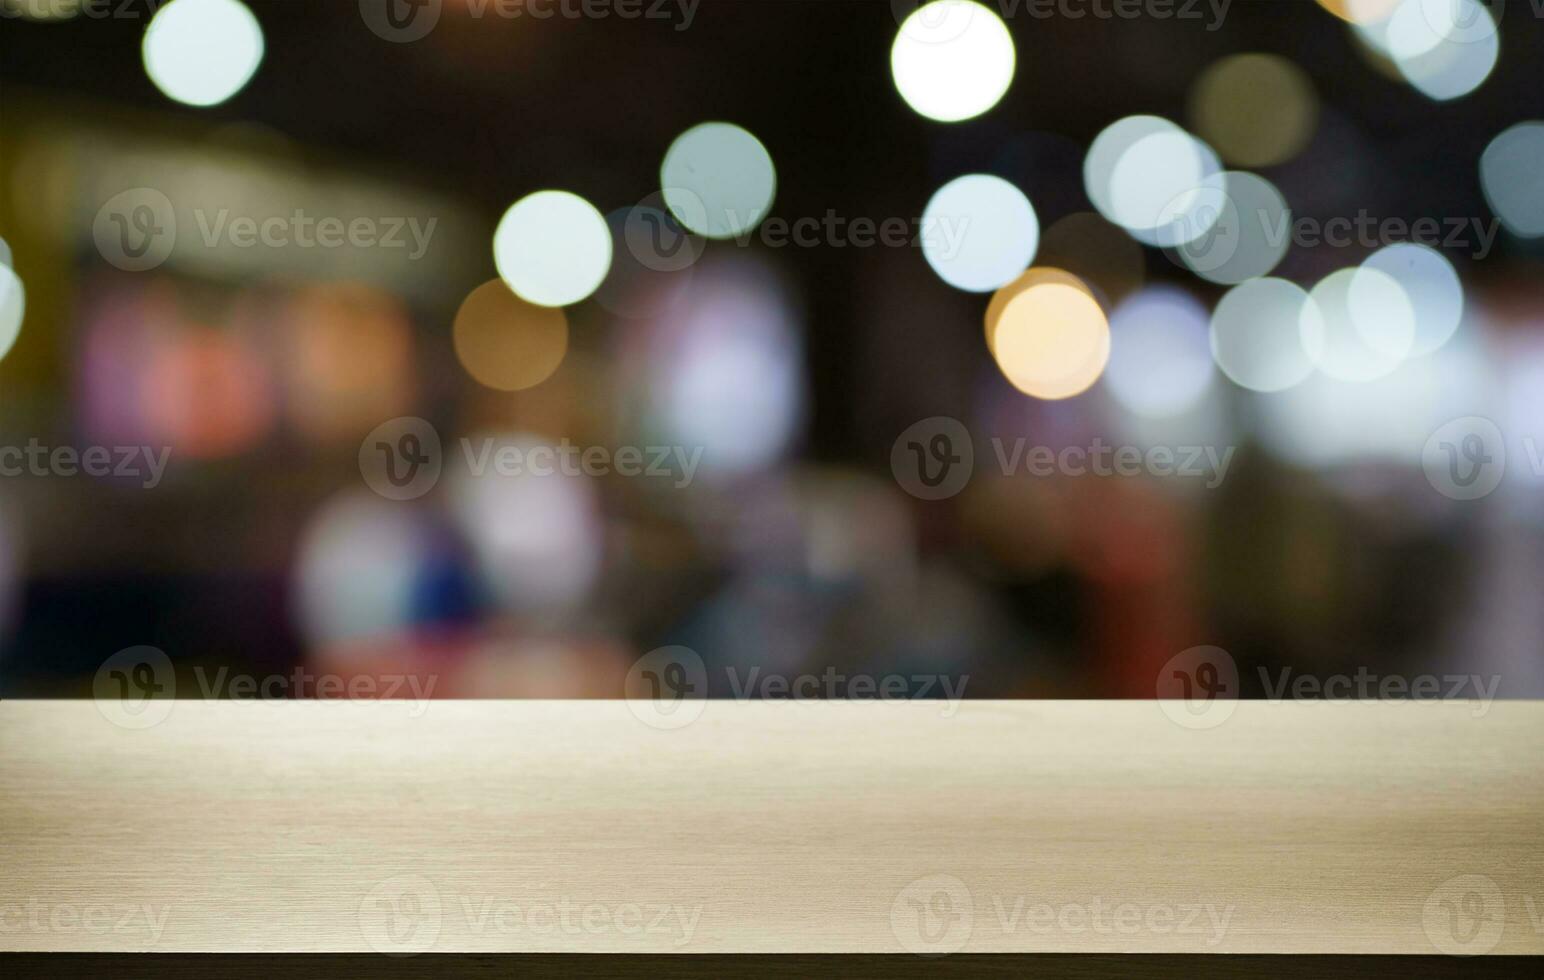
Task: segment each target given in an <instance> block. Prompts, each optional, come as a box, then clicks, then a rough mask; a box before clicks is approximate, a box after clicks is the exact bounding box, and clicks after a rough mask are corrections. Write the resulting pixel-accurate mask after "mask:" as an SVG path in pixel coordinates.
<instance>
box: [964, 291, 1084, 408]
mask: <svg viewBox="0 0 1544 980" xmlns="http://www.w3.org/2000/svg"><path fill="white" fill-rule="evenodd" d="M1030 271H1031V273H1033V272H1034V271H1035V270H1030ZM1057 271H1059V270H1057ZM1073 278H1074V277H1072V276H1070V274H1068V273H1061V275H1060V276H1056V277H1048V278H1046V279H1044V280H1043V281H1037V282H1034V283H1033V284H1031V285H1029V286H1028V288H1019V287H1020V284H1019V283H1014V284H1012V285H1010V286H1008V287H1006V290H1008V291H1011V292H1012V296H1011V298H1009V299H1008V300H1007V301H1006V302H1005V303H1003V304H1001V308H1000V311H998V315H997V316H996V318H995V319H994V320H992V321H990V322H989V325H988V330H989V337H990V340H991V345H990V346H991V349H992V356H993V358H994V359H995V360H996V361H997V367H998V368H999V370H1001V371H1002V373H1003V376H1004V377H1006V378H1007V379H1008V381H1009V382H1011V383H1012V384H1013V386H1014V387H1015V388H1017V389H1019V390H1020V391H1022V392H1024V393H1025V394H1026V395H1032V396H1034V397H1036V398H1042V399H1045V400H1047V401H1055V400H1059V399H1063V398H1071V397H1073V396H1075V395H1079V394H1082V393H1083V392H1084V391H1087V390H1088V389H1089V387H1090V386H1092V385H1093V383H1094V382H1095V381H1098V380H1099V375H1100V374H1101V373H1103V371H1104V368H1105V365H1106V364H1107V363H1108V362H1109V359H1110V325H1109V323H1108V321H1106V319H1105V315H1104V310H1103V309H1101V308H1100V306H1099V301H1098V300H1096V299H1095V298H1094V296H1093V293H1092V292H1091V291H1090V290H1089V289H1088V287H1087V286H1086V285H1084V284H1082V283H1075V282H1071V281H1068V280H1069V279H1073Z"/></svg>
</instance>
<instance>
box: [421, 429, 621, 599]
mask: <svg viewBox="0 0 1544 980" xmlns="http://www.w3.org/2000/svg"><path fill="white" fill-rule="evenodd" d="M469 445H471V446H473V447H475V450H476V452H477V453H478V455H479V458H484V459H486V460H487V461H488V462H489V465H488V468H487V469H486V470H483V471H482V472H477V471H476V465H477V464H476V461H475V460H469V461H468V462H469V464H471V465H469V466H465V467H457V468H456V469H454V470H453V471H452V476H451V479H450V482H449V490H450V502H451V506H452V508H453V510H454V514H455V519H456V521H457V523H458V524H459V526H460V527H461V530H462V533H463V534H464V535H465V537H466V539H467V541H468V542H470V543H471V546H472V549H473V552H474V553H475V555H476V557H477V562H478V566H479V568H480V569H481V571H482V573H483V575H484V576H485V578H486V580H487V583H488V585H489V587H490V589H491V591H492V593H493V595H494V596H495V597H496V598H497V599H498V600H499V602H500V603H501V604H502V605H503V606H504V607H505V608H507V609H511V610H515V611H522V610H528V609H540V608H558V607H566V606H572V605H575V604H577V603H579V602H581V601H583V599H584V598H585V596H586V595H588V593H589V590H590V587H591V586H592V585H594V583H595V580H596V578H597V577H598V576H599V574H600V569H601V558H602V553H603V545H604V529H603V527H602V525H601V522H600V517H599V504H598V501H597V499H596V490H595V485H594V479H593V478H592V477H590V476H587V475H585V474H584V473H583V472H582V470H581V469H579V468H577V467H575V466H573V465H570V464H565V463H564V462H563V459H564V457H563V456H562V455H561V454H560V453H559V449H560V448H561V447H557V446H553V445H551V444H550V443H548V442H545V441H543V440H540V439H537V438H535V437H534V436H529V435H524V434H508V435H492V436H481V437H475V438H473V439H471V441H470V443H469ZM516 454H518V455H516ZM505 457H508V458H509V459H511V460H512V461H513V460H519V461H520V462H519V464H518V465H519V469H518V470H515V469H514V468H512V467H505V468H504V469H503V470H500V469H499V468H498V467H499V466H500V465H502V464H500V463H499V462H498V461H499V460H501V459H504V458H505Z"/></svg>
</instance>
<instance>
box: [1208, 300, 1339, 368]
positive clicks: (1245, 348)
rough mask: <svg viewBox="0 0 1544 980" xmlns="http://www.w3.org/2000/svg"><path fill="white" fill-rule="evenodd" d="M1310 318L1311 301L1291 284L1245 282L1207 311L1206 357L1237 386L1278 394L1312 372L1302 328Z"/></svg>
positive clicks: (1311, 315)
mask: <svg viewBox="0 0 1544 980" xmlns="http://www.w3.org/2000/svg"><path fill="white" fill-rule="evenodd" d="M1315 316H1317V313H1316V311H1315V308H1314V305H1313V301H1312V300H1311V299H1310V298H1309V295H1308V294H1307V293H1306V292H1304V291H1303V290H1302V289H1301V288H1299V287H1298V286H1296V285H1294V284H1293V283H1290V282H1287V281H1286V280H1284V279H1251V280H1249V281H1248V282H1245V283H1241V284H1240V285H1237V286H1234V287H1233V288H1232V289H1230V290H1228V292H1227V294H1226V295H1224V296H1223V297H1222V299H1221V300H1220V301H1219V302H1218V303H1217V307H1216V308H1215V309H1214V310H1212V357H1213V359H1215V360H1216V362H1217V366H1218V367H1219V368H1221V369H1222V373H1223V374H1226V375H1227V376H1228V377H1229V378H1230V379H1232V381H1233V382H1234V383H1235V384H1237V385H1239V386H1240V387H1243V388H1248V389H1250V390H1252V391H1261V392H1273V391H1284V390H1286V389H1288V388H1291V387H1293V386H1294V385H1298V384H1301V383H1302V382H1303V381H1304V380H1305V379H1306V378H1307V377H1308V376H1309V375H1310V374H1312V373H1313V369H1314V361H1313V359H1312V358H1311V357H1310V356H1309V353H1308V349H1307V347H1306V346H1305V344H1304V341H1303V327H1302V324H1303V323H1304V322H1305V321H1312V320H1313V318H1314V317H1315ZM1319 329H1322V328H1319Z"/></svg>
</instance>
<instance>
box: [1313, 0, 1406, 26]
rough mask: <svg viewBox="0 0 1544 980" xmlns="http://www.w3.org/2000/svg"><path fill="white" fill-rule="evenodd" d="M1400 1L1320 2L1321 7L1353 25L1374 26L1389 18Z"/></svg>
mask: <svg viewBox="0 0 1544 980" xmlns="http://www.w3.org/2000/svg"><path fill="white" fill-rule="evenodd" d="M1399 2H1400V0H1319V6H1321V7H1323V8H1324V9H1325V10H1328V11H1329V12H1330V13H1332V14H1334V15H1335V16H1336V17H1339V18H1340V19H1341V20H1344V21H1347V22H1349V23H1353V24H1373V23H1377V22H1378V21H1381V20H1383V19H1385V18H1386V17H1388V15H1389V14H1391V13H1393V12H1394V8H1395V7H1397V6H1399Z"/></svg>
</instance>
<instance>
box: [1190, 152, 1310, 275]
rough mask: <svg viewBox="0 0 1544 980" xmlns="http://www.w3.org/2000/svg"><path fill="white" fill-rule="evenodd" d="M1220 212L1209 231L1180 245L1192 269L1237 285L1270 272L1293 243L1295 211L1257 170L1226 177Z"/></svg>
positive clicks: (1227, 173) (1231, 172)
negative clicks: (1293, 216)
mask: <svg viewBox="0 0 1544 980" xmlns="http://www.w3.org/2000/svg"><path fill="white" fill-rule="evenodd" d="M1222 179H1223V183H1222V186H1223V198H1222V213H1221V214H1220V215H1219V216H1218V218H1217V220H1216V221H1215V222H1214V223H1213V224H1212V226H1211V228H1210V229H1209V230H1208V231H1207V232H1206V234H1204V235H1201V236H1200V237H1199V238H1196V239H1194V240H1193V241H1189V242H1186V243H1184V244H1183V245H1180V246H1178V248H1176V250H1175V251H1176V252H1177V253H1178V255H1179V259H1180V261H1181V262H1183V263H1184V264H1185V266H1186V267H1187V268H1189V269H1190V271H1192V272H1194V273H1195V274H1196V275H1198V276H1200V277H1201V278H1202V279H1206V280H1208V281H1210V282H1215V283H1222V284H1224V285H1233V284H1236V283H1241V282H1244V281H1245V280H1248V279H1254V278H1257V277H1259V276H1264V275H1269V274H1270V271H1271V270H1272V269H1274V268H1276V264H1277V263H1279V262H1280V261H1281V260H1282V257H1283V256H1285V255H1286V254H1287V249H1288V247H1289V246H1290V245H1291V244H1292V235H1291V230H1292V225H1291V222H1292V212H1291V211H1290V210H1288V208H1287V202H1286V199H1285V198H1284V197H1282V196H1281V192H1280V191H1279V190H1277V189H1276V187H1275V185H1273V184H1272V183H1271V182H1270V181H1268V180H1266V179H1265V178H1263V177H1258V176H1256V175H1255V174H1251V173H1244V172H1242V171H1232V170H1230V171H1228V172H1226V173H1224V174H1223V175H1222Z"/></svg>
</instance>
